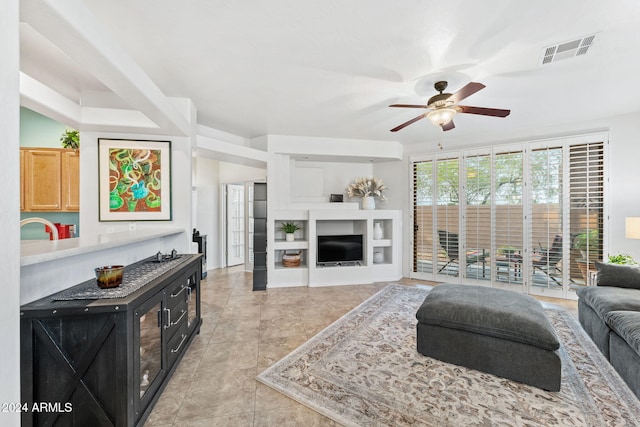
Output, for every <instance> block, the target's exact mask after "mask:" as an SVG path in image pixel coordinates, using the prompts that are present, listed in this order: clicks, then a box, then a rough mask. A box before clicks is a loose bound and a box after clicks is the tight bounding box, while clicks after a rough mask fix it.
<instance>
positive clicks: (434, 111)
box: [389, 81, 511, 132]
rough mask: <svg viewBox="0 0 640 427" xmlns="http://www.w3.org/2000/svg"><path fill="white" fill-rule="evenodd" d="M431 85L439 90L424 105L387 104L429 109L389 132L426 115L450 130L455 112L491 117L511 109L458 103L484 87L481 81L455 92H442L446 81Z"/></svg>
mask: <svg viewBox="0 0 640 427" xmlns="http://www.w3.org/2000/svg"><path fill="white" fill-rule="evenodd" d="M433 87H434V88H435V89H436V90H437V91H438V92H440V93H439V94H437V95H434V96H432V97H431V98H429V101H427V104H426V105H411V104H393V105H389V107H399V108H427V109H429V110H431V111H429V112H427V113H422V114H420V115H419V116H418V117H414V118H413V119H411V120H409V121H408V122H404V123H402V124H401V125H399V126H396V127H394V128H393V129H391V132H397V131H399V130H400V129H403V128H405V127H407V126H409V125H410V124H412V123H415V122H417V121H418V120H420V119H422V118H424V117H427V118H428V119H429V120H431V122H432V123H433V124H434V125H436V126H440V127H442V130H443V131H447V130H451V129H453V128H454V127H455V125H454V124H453V117H454V116H455V115H456V114H457V113H467V114H479V115H481V116H492V117H507V116H508V115H509V113H511V110H500V109H497V108H483V107H469V106H466V105H458V102H460V101H462V100H463V99H465V98H466V97H468V96H471V95H473V94H474V93H476V92H478V91H480V90H482V89H484V88H485V85H483V84H482V83H474V82H471V83H468V84H467V85H466V86H464V87H463V88H462V89H460V90H459V91H457V92H456V93H453V94H451V93H442V92H444V90H445V89H446V88H447V82H445V81H440V82H436V83H435V84H434V85H433Z"/></svg>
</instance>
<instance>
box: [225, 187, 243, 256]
mask: <svg viewBox="0 0 640 427" xmlns="http://www.w3.org/2000/svg"><path fill="white" fill-rule="evenodd" d="M244 230H245V224H244V185H237V184H228V185H227V233H226V234H227V266H228V267H230V266H233V265H239V264H244V248H245V235H244V234H245V233H244Z"/></svg>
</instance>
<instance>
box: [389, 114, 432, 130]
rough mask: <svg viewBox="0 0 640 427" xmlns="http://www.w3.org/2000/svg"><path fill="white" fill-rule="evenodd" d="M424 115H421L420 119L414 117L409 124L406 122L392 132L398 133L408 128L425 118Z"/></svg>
mask: <svg viewBox="0 0 640 427" xmlns="http://www.w3.org/2000/svg"><path fill="white" fill-rule="evenodd" d="M424 116H425V115H424V114H420V115H419V116H418V117H414V118H413V119H411V120H409V121H408V122H404V123H403V124H401V125H400V126H396V127H394V128H393V129H391V132H398V131H399V130H400V129H403V128H405V127H407V126H409V125H410V124H412V123H415V122H417V121H418V120H420V119H422V118H424Z"/></svg>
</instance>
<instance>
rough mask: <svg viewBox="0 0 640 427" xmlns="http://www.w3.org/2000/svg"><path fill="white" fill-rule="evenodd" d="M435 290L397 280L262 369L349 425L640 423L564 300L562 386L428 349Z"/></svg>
mask: <svg viewBox="0 0 640 427" xmlns="http://www.w3.org/2000/svg"><path fill="white" fill-rule="evenodd" d="M428 292H429V290H428V289H427V288H415V287H408V286H402V285H389V286H387V287H386V288H384V289H383V290H381V291H380V292H378V293H377V294H376V295H374V296H372V297H371V298H369V299H368V300H367V301H365V302H363V303H362V304H361V305H359V306H358V307H356V308H355V309H353V310H352V311H351V312H349V313H347V314H346V315H345V316H343V317H342V318H341V319H339V320H337V321H336V322H335V323H333V324H332V325H330V326H329V327H327V328H326V329H325V330H323V331H322V332H320V333H319V334H318V335H316V336H315V337H313V338H312V339H311V340H310V341H308V342H306V343H305V344H303V345H302V346H301V347H299V348H298V349H296V350H295V351H293V352H292V353H291V354H289V355H288V356H286V357H285V358H284V359H282V360H280V361H279V362H277V363H276V364H274V365H273V366H271V367H270V368H268V369H267V370H266V371H264V372H262V373H261V374H260V375H258V377H257V379H258V380H259V381H261V382H262V383H264V384H266V385H268V386H270V387H272V388H274V389H276V390H278V391H280V392H282V393H284V394H286V395H287V396H289V397H291V398H292V399H295V400H297V401H298V402H300V403H302V404H304V405H306V406H308V407H310V408H312V409H314V410H316V411H318V412H320V413H322V414H324V415H325V416H327V417H329V418H331V419H333V420H335V421H337V422H338V423H341V424H343V425H346V426H362V425H366V426H438V427H440V426H456V427H457V426H541V427H542V426H544V427H546V426H616V427H619V426H639V425H640V402H639V401H638V400H637V399H636V397H635V395H633V393H632V392H631V391H630V390H629V389H628V387H627V386H626V384H625V383H624V381H623V380H622V379H621V378H620V377H619V376H618V374H617V373H616V372H615V370H614V369H613V368H612V367H611V366H610V365H609V363H608V362H607V361H606V360H605V359H604V357H603V356H602V355H601V354H600V352H599V350H598V349H597V348H596V346H595V344H593V342H591V340H590V339H589V337H588V336H587V335H586V334H585V332H584V331H583V330H582V328H581V327H580V325H579V324H578V322H577V321H576V320H575V319H574V318H573V317H572V316H571V315H570V314H568V313H566V312H564V311H561V310H553V309H549V310H547V314H548V315H549V317H550V319H551V322H552V324H553V325H554V327H555V328H556V331H557V332H558V335H559V337H560V341H561V343H562V345H561V348H560V355H561V358H562V386H561V391H560V392H555V393H554V392H547V391H544V390H541V389H538V388H535V387H531V386H527V385H524V384H521V383H517V382H514V381H511V380H507V379H503V378H499V377H496V376H493V375H490V374H485V373H482V372H479V371H475V370H472V369H467V368H464V367H460V366H456V365H451V364H448V363H444V362H440V361H437V360H435V359H431V358H428V357H425V356H422V355H421V354H419V353H418V352H417V351H416V342H415V341H416V338H415V335H416V334H415V328H416V322H417V321H416V318H415V313H416V311H417V309H418V307H419V306H420V305H421V304H422V301H423V300H424V298H425V297H426V295H427V293H428ZM478 357H482V355H478Z"/></svg>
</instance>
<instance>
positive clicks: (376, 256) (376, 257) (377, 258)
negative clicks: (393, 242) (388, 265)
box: [373, 252, 384, 264]
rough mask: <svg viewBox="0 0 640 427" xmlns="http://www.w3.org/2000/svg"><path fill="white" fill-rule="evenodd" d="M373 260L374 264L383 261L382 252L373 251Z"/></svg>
mask: <svg viewBox="0 0 640 427" xmlns="http://www.w3.org/2000/svg"><path fill="white" fill-rule="evenodd" d="M373 262H374V263H375V264H382V263H383V262H384V253H382V252H374V253H373Z"/></svg>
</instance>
